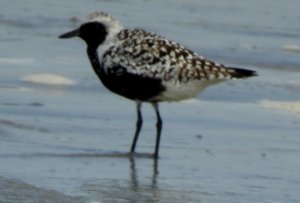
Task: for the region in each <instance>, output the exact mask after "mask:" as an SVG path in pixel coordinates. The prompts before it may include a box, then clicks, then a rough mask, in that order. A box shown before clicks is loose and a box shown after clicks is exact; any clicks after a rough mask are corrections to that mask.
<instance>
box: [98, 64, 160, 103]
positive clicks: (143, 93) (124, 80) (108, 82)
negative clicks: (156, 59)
mask: <svg viewBox="0 0 300 203" xmlns="http://www.w3.org/2000/svg"><path fill="white" fill-rule="evenodd" d="M125 70H126V69H125V68H122V67H115V68H112V69H111V70H110V71H108V72H107V73H105V74H104V75H102V76H101V78H100V79H101V81H102V82H103V84H104V85H105V87H106V88H108V89H109V90H110V91H112V92H114V93H117V94H119V95H121V96H124V97H126V98H128V99H132V100H140V101H157V100H155V99H153V97H155V96H157V95H159V94H160V93H161V92H163V91H164V90H165V87H164V86H163V85H162V81H161V79H159V78H150V77H143V76H141V75H135V74H131V73H128V72H126V71H125Z"/></svg>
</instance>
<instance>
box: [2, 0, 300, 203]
mask: <svg viewBox="0 0 300 203" xmlns="http://www.w3.org/2000/svg"><path fill="white" fill-rule="evenodd" d="M299 7H300V3H298V1H290V2H289V4H286V3H284V2H281V1H279V0H275V1H268V0H266V1H251V2H245V1H243V2H237V1H233V0H231V1H226V2H220V1H216V0H215V1H208V0H207V1H201V2H197V1H191V0H188V1H180V0H176V1H171V0H169V1H154V0H153V1H150V0H148V1H137V0H126V1H117V0H115V1H101V0H89V1H84V2H82V1H77V0H76V1H71V0H66V1H63V2H61V1H49V2H42V1H37V0H28V1H26V3H24V2H17V1H8V0H4V1H1V2H0V9H1V12H0V26H1V29H0V43H1V49H0V71H1V74H0V92H1V97H0V202H5V203H7V202H93V203H94V202H230V203H232V202H246V203H247V202H263V203H279V202H283V203H286V202H299V201H300V194H299V185H300V175H299V171H300V160H299V157H300V147H299V146H300V138H299V132H300V80H299V77H300V57H299V54H300V42H299V37H300V34H299V33H300V32H299V31H300V25H299V23H298V22H299V19H300V14H299V12H298V8H299ZM95 10H101V11H107V12H110V13H112V14H113V15H115V16H116V17H118V19H119V20H120V21H121V22H122V23H123V24H124V26H126V27H142V28H145V29H147V30H150V31H154V32H158V33H160V34H162V35H164V36H166V37H168V38H170V39H174V40H176V41H179V42H181V43H182V44H184V45H185V46H186V47H188V48H190V49H193V50H195V51H196V52H198V53H199V54H201V55H204V56H206V57H208V58H210V59H213V60H214V61H217V62H219V63H225V64H229V65H232V66H238V67H243V68H249V69H254V70H256V71H258V73H259V77H256V78H251V79H248V80H243V81H229V82H226V83H223V84H220V85H219V86H215V87H211V88H209V89H207V90H206V91H205V92H203V94H201V95H199V97H197V98H195V99H192V100H188V101H184V102H179V103H162V104H161V105H160V109H161V114H162V117H163V120H164V129H163V134H162V140H161V150H160V159H159V160H158V161H157V162H156V161H154V160H153V159H151V154H152V153H153V150H154V144H155V136H154V134H155V114H154V112H153V110H152V107H151V106H150V105H148V104H144V105H143V116H144V126H143V129H142V132H141V134H140V139H139V142H138V146H137V149H136V151H137V154H135V155H134V156H130V155H129V154H128V151H129V148H130V144H131V141H132V138H133V132H134V127H135V121H136V115H135V104H134V103H133V102H132V101H129V100H126V99H124V98H121V97H119V96H116V95H113V94H111V93H110V92H108V91H107V90H106V89H105V88H104V87H103V86H102V85H101V84H100V83H99V81H98V79H97V77H96V76H95V75H94V73H93V70H92V69H91V67H90V64H89V61H88V59H87V57H86V53H85V45H84V44H83V42H81V41H80V40H64V41H63V40H59V39H58V38H57V37H58V35H60V34H61V33H63V32H65V31H68V30H70V29H72V28H75V27H77V26H78V25H79V24H80V22H82V21H83V20H84V18H85V16H86V15H87V14H88V13H90V12H91V11H95Z"/></svg>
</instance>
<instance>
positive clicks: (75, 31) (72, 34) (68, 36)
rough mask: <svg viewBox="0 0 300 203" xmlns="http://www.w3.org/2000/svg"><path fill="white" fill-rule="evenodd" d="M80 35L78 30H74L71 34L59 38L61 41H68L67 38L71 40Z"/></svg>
mask: <svg viewBox="0 0 300 203" xmlns="http://www.w3.org/2000/svg"><path fill="white" fill-rule="evenodd" d="M79 35H80V30H79V29H76V30H72V31H70V32H67V33H64V34H62V35H60V36H59V38H60V39H67V38H71V37H78V36H79Z"/></svg>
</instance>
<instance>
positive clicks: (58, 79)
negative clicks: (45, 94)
mask: <svg viewBox="0 0 300 203" xmlns="http://www.w3.org/2000/svg"><path fill="white" fill-rule="evenodd" d="M21 80H22V81H24V82H31V83H38V84H46V85H74V84H76V82H75V81H74V80H72V79H69V78H66V77H63V76H61V75H55V74H49V73H39V74H32V75H28V76H24V77H22V78H21Z"/></svg>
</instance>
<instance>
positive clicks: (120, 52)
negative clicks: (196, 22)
mask: <svg viewBox="0 0 300 203" xmlns="http://www.w3.org/2000/svg"><path fill="white" fill-rule="evenodd" d="M75 36H78V37H80V38H82V39H83V40H84V41H85V42H86V43H87V53H88V57H89V59H90V61H91V64H92V67H93V69H94V71H95V73H96V74H97V75H98V77H99V79H100V80H101V81H102V83H103V84H104V85H105V86H106V87H107V88H108V89H109V90H111V91H112V92H114V93H117V94H119V95H121V96H124V97H126V98H129V99H132V100H134V101H136V104H137V116H138V119H137V125H136V131H135V135H134V140H133V143H132V146H131V152H134V150H135V146H136V142H137V139H138V136H139V133H140V130H141V126H142V115H141V103H142V102H150V103H151V104H152V105H153V107H154V109H155V112H156V115H157V138H156V146H155V152H154V157H155V158H157V157H158V150H159V143H160V135H161V130H162V120H161V117H160V114H159V109H158V102H163V101H179V100H184V99H189V98H192V97H195V96H196V95H197V94H199V93H200V92H201V91H202V90H203V89H205V88H206V87H208V86H210V85H214V84H217V83H219V82H222V81H225V80H228V79H235V78H237V79H238V78H247V77H250V76H255V75H256V72H255V71H252V70H246V69H240V68H233V67H227V66H225V65H222V64H218V63H215V62H213V61H210V60H208V59H206V58H204V57H202V56H199V55H198V54H196V53H195V52H193V51H191V50H189V49H187V48H185V47H183V46H182V45H180V44H179V43H176V42H174V41H171V40H168V39H166V38H164V37H162V36H160V35H157V34H155V33H151V32H147V31H144V30H142V29H124V28H123V27H122V25H121V24H120V23H119V21H118V20H116V19H115V18H114V17H112V16H111V15H109V14H107V13H103V12H95V13H92V14H91V15H90V16H89V17H88V20H87V22H85V23H83V24H82V25H81V26H80V27H79V28H78V29H76V30H73V31H71V32H68V33H65V34H63V35H61V36H60V38H70V37H75Z"/></svg>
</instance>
